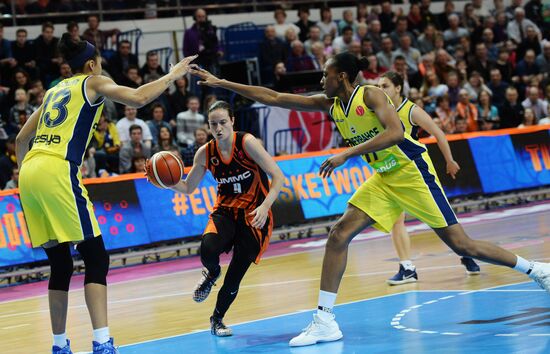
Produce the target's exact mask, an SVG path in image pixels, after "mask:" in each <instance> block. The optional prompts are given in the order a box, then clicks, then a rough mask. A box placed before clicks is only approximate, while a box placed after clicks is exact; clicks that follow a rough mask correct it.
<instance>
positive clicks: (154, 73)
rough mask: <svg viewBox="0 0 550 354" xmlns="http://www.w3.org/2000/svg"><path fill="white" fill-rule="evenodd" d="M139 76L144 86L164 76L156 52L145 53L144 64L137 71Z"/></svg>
mask: <svg viewBox="0 0 550 354" xmlns="http://www.w3.org/2000/svg"><path fill="white" fill-rule="evenodd" d="M139 75H140V76H141V77H142V78H143V83H145V84H146V83H148V82H152V81H155V80H157V79H159V78H160V77H161V76H164V75H165V72H164V70H163V69H162V67H161V66H160V63H159V55H158V53H157V52H151V51H149V52H147V55H146V62H145V64H143V66H142V67H141V69H140V70H139Z"/></svg>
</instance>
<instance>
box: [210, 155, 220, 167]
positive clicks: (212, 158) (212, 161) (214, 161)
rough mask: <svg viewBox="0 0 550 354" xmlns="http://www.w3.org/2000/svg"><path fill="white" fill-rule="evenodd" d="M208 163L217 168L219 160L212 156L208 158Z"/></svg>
mask: <svg viewBox="0 0 550 354" xmlns="http://www.w3.org/2000/svg"><path fill="white" fill-rule="evenodd" d="M210 163H211V164H212V165H214V166H218V165H219V164H220V160H218V158H217V157H216V156H213V157H211V158H210Z"/></svg>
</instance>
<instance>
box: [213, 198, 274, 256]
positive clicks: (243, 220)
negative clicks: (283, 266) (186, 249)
mask: <svg viewBox="0 0 550 354" xmlns="http://www.w3.org/2000/svg"><path fill="white" fill-rule="evenodd" d="M250 212H251V210H246V209H238V208H225V207H218V208H217V209H216V210H214V212H213V213H212V214H210V219H209V220H208V224H207V225H206V229H205V230H204V233H203V234H204V235H206V234H211V233H213V234H217V235H218V236H219V237H220V238H221V239H222V241H223V242H224V243H225V244H226V247H225V248H224V251H225V252H226V253H229V251H231V249H233V247H234V248H235V249H238V250H239V252H242V253H241V254H246V255H247V257H248V258H249V259H250V261H251V262H254V263H258V262H259V261H260V258H261V256H262V254H263V252H264V251H265V250H266V249H267V246H268V245H269V239H270V237H271V233H272V230H273V216H272V214H271V211H270V212H269V216H268V218H267V221H266V223H265V225H264V227H263V228H262V229H257V228H255V227H253V226H251V225H250V223H251V222H252V219H253V218H254V217H253V216H250V215H249V214H250Z"/></svg>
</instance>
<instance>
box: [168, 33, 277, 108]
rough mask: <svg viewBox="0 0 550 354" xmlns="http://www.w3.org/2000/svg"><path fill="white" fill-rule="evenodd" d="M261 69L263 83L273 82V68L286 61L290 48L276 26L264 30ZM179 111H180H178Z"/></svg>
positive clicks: (261, 47) (261, 45)
mask: <svg viewBox="0 0 550 354" xmlns="http://www.w3.org/2000/svg"><path fill="white" fill-rule="evenodd" d="M259 54H260V57H259V60H260V70H261V75H262V83H265V84H267V85H269V84H271V83H273V68H274V67H275V64H276V63H277V62H279V61H286V58H287V57H288V49H287V47H286V45H285V43H284V42H283V41H282V40H281V39H280V38H278V37H277V33H276V32H275V27H274V26H267V27H266V28H265V31H264V40H263V41H262V43H260V53H259ZM178 113H179V112H178Z"/></svg>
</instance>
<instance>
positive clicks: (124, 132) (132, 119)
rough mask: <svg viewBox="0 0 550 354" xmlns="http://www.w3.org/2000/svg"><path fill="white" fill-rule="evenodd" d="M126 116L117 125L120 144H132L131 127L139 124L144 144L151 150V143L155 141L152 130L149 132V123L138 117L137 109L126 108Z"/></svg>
mask: <svg viewBox="0 0 550 354" xmlns="http://www.w3.org/2000/svg"><path fill="white" fill-rule="evenodd" d="M124 115H125V116H124V117H123V118H122V119H120V120H119V121H118V122H117V124H116V128H117V130H118V136H119V137H120V142H121V143H122V145H124V144H127V143H129V142H130V126H132V125H134V124H137V125H139V126H140V127H141V129H142V134H143V135H142V136H143V143H144V144H145V145H146V146H147V147H149V148H151V141H152V140H153V136H152V135H151V130H149V126H148V125H147V123H145V122H144V121H143V120H141V119H139V118H137V117H136V115H137V109H135V108H134V107H130V106H126V107H124Z"/></svg>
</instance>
